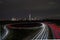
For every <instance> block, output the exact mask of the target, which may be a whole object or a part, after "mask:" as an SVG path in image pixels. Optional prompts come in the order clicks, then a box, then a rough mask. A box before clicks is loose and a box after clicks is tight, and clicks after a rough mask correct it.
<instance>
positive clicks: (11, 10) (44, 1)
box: [0, 0, 60, 19]
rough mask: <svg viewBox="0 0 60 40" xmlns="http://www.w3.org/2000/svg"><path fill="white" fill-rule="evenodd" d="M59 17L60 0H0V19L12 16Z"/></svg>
mask: <svg viewBox="0 0 60 40" xmlns="http://www.w3.org/2000/svg"><path fill="white" fill-rule="evenodd" d="M30 13H31V14H32V16H33V17H35V16H38V17H41V18H46V17H49V18H60V0H0V19H3V18H5V19H9V18H12V17H18V18H19V17H28V15H29V14H30Z"/></svg>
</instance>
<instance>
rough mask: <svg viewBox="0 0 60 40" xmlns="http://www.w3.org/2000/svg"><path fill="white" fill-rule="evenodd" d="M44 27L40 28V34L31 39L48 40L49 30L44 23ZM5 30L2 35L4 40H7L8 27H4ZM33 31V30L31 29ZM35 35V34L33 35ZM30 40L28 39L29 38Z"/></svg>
mask: <svg viewBox="0 0 60 40" xmlns="http://www.w3.org/2000/svg"><path fill="white" fill-rule="evenodd" d="M41 24H42V26H40V28H41V29H40V30H39V32H38V33H37V34H36V35H35V36H33V37H32V38H31V40H37V39H39V40H45V39H46V40H48V35H49V29H48V26H47V25H46V24H44V23H41ZM3 29H4V30H5V31H4V33H3V34H2V40H5V38H6V37H7V36H8V34H9V29H8V28H7V25H4V27H3ZM30 29H31V28H30ZM33 35H34V34H33ZM27 39H28V38H27Z"/></svg>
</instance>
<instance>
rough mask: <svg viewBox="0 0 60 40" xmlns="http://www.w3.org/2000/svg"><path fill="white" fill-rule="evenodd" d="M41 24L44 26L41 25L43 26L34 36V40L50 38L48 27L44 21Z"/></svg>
mask: <svg viewBox="0 0 60 40" xmlns="http://www.w3.org/2000/svg"><path fill="white" fill-rule="evenodd" d="M41 24H42V26H40V27H42V29H41V30H40V31H39V32H38V33H37V34H36V35H35V36H34V37H33V38H32V40H37V39H40V40H45V39H46V40H48V35H49V33H48V32H49V30H48V27H47V25H45V24H44V23H41Z"/></svg>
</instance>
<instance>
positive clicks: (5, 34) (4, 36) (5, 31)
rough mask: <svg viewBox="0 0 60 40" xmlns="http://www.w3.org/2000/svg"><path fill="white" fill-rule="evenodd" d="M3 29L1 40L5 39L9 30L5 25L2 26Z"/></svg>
mask: <svg viewBox="0 0 60 40" xmlns="http://www.w3.org/2000/svg"><path fill="white" fill-rule="evenodd" d="M3 29H4V33H3V34H2V40H4V39H5V38H6V37H7V35H8V33H9V30H8V28H7V27H6V25H4V27H3Z"/></svg>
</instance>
